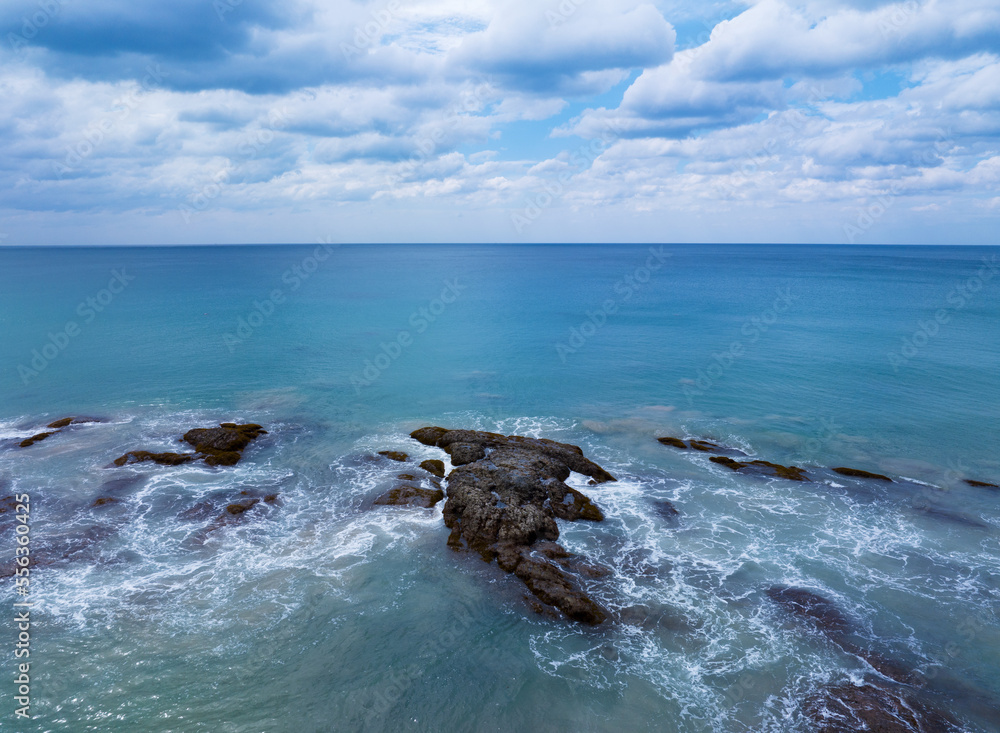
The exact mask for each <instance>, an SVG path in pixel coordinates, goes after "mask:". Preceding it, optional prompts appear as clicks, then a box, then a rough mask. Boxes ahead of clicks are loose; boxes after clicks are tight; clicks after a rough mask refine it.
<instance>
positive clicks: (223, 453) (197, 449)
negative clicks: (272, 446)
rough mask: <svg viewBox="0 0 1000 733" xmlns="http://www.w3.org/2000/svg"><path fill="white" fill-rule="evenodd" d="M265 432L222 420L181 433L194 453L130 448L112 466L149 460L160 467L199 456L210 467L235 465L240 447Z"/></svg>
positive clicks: (239, 454)
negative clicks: (130, 449) (210, 425)
mask: <svg viewBox="0 0 1000 733" xmlns="http://www.w3.org/2000/svg"><path fill="white" fill-rule="evenodd" d="M266 434H267V431H266V430H264V428H262V427H261V426H260V425H257V424H256V423H246V424H243V425H237V424H236V423H231V422H224V423H221V424H220V425H219V427H217V428H194V429H193V430H188V431H187V432H186V433H184V437H183V438H181V441H182V442H184V443H188V444H190V445H192V446H194V453H153V452H150V451H145V450H132V451H129V452H128V453H126V454H125V455H123V456H120V457H118V458H116V459H115V460H114V461H113V465H115V466H124V465H126V464H130V463H143V462H145V461H152V462H153V463H158V464H160V465H162V466H179V465H181V464H183V463H190V462H191V461H196V460H199V459H202V460H204V461H205V463H207V464H208V465H210V466H235V465H236V464H237V463H239V462H240V458H242V457H243V449H244V448H246V447H247V446H248V445H249V444H250V441H252V440H256V439H257V438H258V437H260V436H261V435H266Z"/></svg>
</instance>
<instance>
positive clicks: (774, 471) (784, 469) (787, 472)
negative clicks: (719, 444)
mask: <svg viewBox="0 0 1000 733" xmlns="http://www.w3.org/2000/svg"><path fill="white" fill-rule="evenodd" d="M709 460H710V461H711V462H712V463H718V464H719V465H720V466H725V467H726V468H731V469H732V470H734V471H744V472H745V473H752V474H757V475H760V476H775V477H777V478H783V479H788V480H789V481H808V480H809V478H808V475H807V474H806V472H805V470H804V469H801V468H799V467H798V466H782V465H781V464H780V463H771V462H770V461H759V460H757V461H735V460H733V459H732V458H728V457H726V456H712V457H711V458H709Z"/></svg>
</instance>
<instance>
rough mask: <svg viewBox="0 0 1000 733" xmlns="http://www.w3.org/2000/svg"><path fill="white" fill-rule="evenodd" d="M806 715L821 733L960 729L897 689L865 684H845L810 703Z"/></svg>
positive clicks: (922, 732)
mask: <svg viewBox="0 0 1000 733" xmlns="http://www.w3.org/2000/svg"><path fill="white" fill-rule="evenodd" d="M805 712H806V714H807V715H808V716H809V717H810V718H812V719H813V720H814V721H816V723H817V725H818V726H819V727H818V728H817V729H816V730H817V733H845V732H846V731H872V732H873V733H944V732H945V731H954V730H957V727H956V726H955V725H954V724H953V723H952V722H951V721H950V720H949V719H948V718H947V716H945V715H944V714H943V713H940V712H939V711H936V710H933V709H931V708H929V707H927V706H926V705H924V704H923V703H921V702H920V701H919V700H916V699H914V698H913V697H911V696H909V695H907V694H905V693H903V692H901V691H899V690H895V689H891V688H889V687H884V686H881V685H877V684H873V683H871V682H865V683H864V684H861V685H854V684H851V683H845V684H842V685H838V686H836V687H830V688H827V689H826V690H823V692H822V693H820V694H818V695H814V696H813V697H812V698H810V699H809V700H807V702H806V705H805Z"/></svg>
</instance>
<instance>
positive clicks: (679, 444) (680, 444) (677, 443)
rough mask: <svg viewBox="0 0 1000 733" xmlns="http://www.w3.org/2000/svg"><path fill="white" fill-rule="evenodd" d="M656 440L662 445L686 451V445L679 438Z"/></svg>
mask: <svg viewBox="0 0 1000 733" xmlns="http://www.w3.org/2000/svg"><path fill="white" fill-rule="evenodd" d="M657 440H658V441H660V442H661V443H663V445H672V446H673V447H674V448H680V449H681V450H687V443H685V442H684V441H683V440H681V439H680V438H671V437H669V436H668V437H665V438H657Z"/></svg>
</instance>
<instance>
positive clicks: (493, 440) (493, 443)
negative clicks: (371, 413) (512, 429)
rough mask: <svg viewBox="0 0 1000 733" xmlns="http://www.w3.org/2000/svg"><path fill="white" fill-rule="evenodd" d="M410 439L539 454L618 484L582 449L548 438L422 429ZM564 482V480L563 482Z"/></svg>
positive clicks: (425, 443) (476, 431) (594, 477)
mask: <svg viewBox="0 0 1000 733" xmlns="http://www.w3.org/2000/svg"><path fill="white" fill-rule="evenodd" d="M410 437H412V438H413V439H414V440H417V441H419V442H421V443H423V444H424V445H432V446H436V447H438V448H447V447H448V446H449V445H451V444H453V443H466V444H469V445H479V446H482V447H483V448H484V449H487V448H501V447H520V448H524V449H526V450H530V451H532V452H535V453H541V454H543V455H547V456H549V457H550V458H554V459H556V460H558V461H560V462H562V463H563V464H564V465H565V466H567V467H568V468H569V469H570V470H572V471H576V472H577V473H581V474H583V475H584V476H590V477H591V478H593V479H594V480H595V481H597V482H598V483H604V482H606V481H614V480H615V477H614V476H612V475H611V474H610V473H608V472H607V471H605V470H604V469H603V468H601V467H600V466H598V465H597V464H596V463H593V462H592V461H589V460H587V458H585V457H584V455H583V450H582V449H581V448H580V447H579V446H575V445H569V444H568V443H557V442H555V441H554V440H547V439H546V438H525V437H523V436H520V435H506V436H505V435H500V434H499V433H488V432H484V431H481V430H446V429H444V428H438V427H433V428H420V429H419V430H414V431H413V432H412V433H410ZM560 480H562V479H560Z"/></svg>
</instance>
